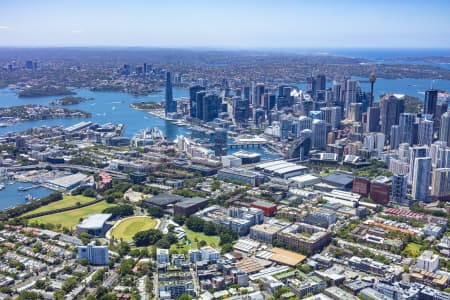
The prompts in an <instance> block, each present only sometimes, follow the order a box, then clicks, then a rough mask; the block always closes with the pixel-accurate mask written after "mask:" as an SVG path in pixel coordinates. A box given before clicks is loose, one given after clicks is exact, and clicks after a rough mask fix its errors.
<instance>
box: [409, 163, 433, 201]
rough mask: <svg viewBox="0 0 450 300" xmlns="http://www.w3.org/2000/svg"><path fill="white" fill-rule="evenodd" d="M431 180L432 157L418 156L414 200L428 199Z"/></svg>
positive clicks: (415, 169) (413, 185)
mask: <svg viewBox="0 0 450 300" xmlns="http://www.w3.org/2000/svg"><path fill="white" fill-rule="evenodd" d="M430 182H431V157H418V158H416V159H415V161H414V173H413V183H412V197H413V199H414V200H419V201H428V200H429V198H428V191H429V187H430Z"/></svg>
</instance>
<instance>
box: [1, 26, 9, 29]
mask: <svg viewBox="0 0 450 300" xmlns="http://www.w3.org/2000/svg"><path fill="white" fill-rule="evenodd" d="M8 29H9V26H5V25H0V30H8Z"/></svg>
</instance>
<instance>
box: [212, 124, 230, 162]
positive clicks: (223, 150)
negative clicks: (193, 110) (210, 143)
mask: <svg viewBox="0 0 450 300" xmlns="http://www.w3.org/2000/svg"><path fill="white" fill-rule="evenodd" d="M214 154H215V155H216V156H224V155H226V154H227V130H226V129H223V128H216V129H215V131H214Z"/></svg>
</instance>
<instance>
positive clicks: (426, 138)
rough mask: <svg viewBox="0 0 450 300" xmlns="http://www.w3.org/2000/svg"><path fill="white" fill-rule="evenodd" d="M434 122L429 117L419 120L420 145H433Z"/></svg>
mask: <svg viewBox="0 0 450 300" xmlns="http://www.w3.org/2000/svg"><path fill="white" fill-rule="evenodd" d="M433 123H434V122H433V121H430V120H427V119H421V120H420V121H419V132H418V135H419V137H418V144H419V145H431V143H432V142H433Z"/></svg>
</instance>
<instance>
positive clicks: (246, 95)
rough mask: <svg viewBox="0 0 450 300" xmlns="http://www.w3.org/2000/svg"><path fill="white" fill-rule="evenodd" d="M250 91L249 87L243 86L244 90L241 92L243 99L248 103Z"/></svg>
mask: <svg viewBox="0 0 450 300" xmlns="http://www.w3.org/2000/svg"><path fill="white" fill-rule="evenodd" d="M251 90H252V89H251V88H250V87H249V86H244V88H243V90H242V94H243V99H246V100H248V101H249V103H250V96H251Z"/></svg>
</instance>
